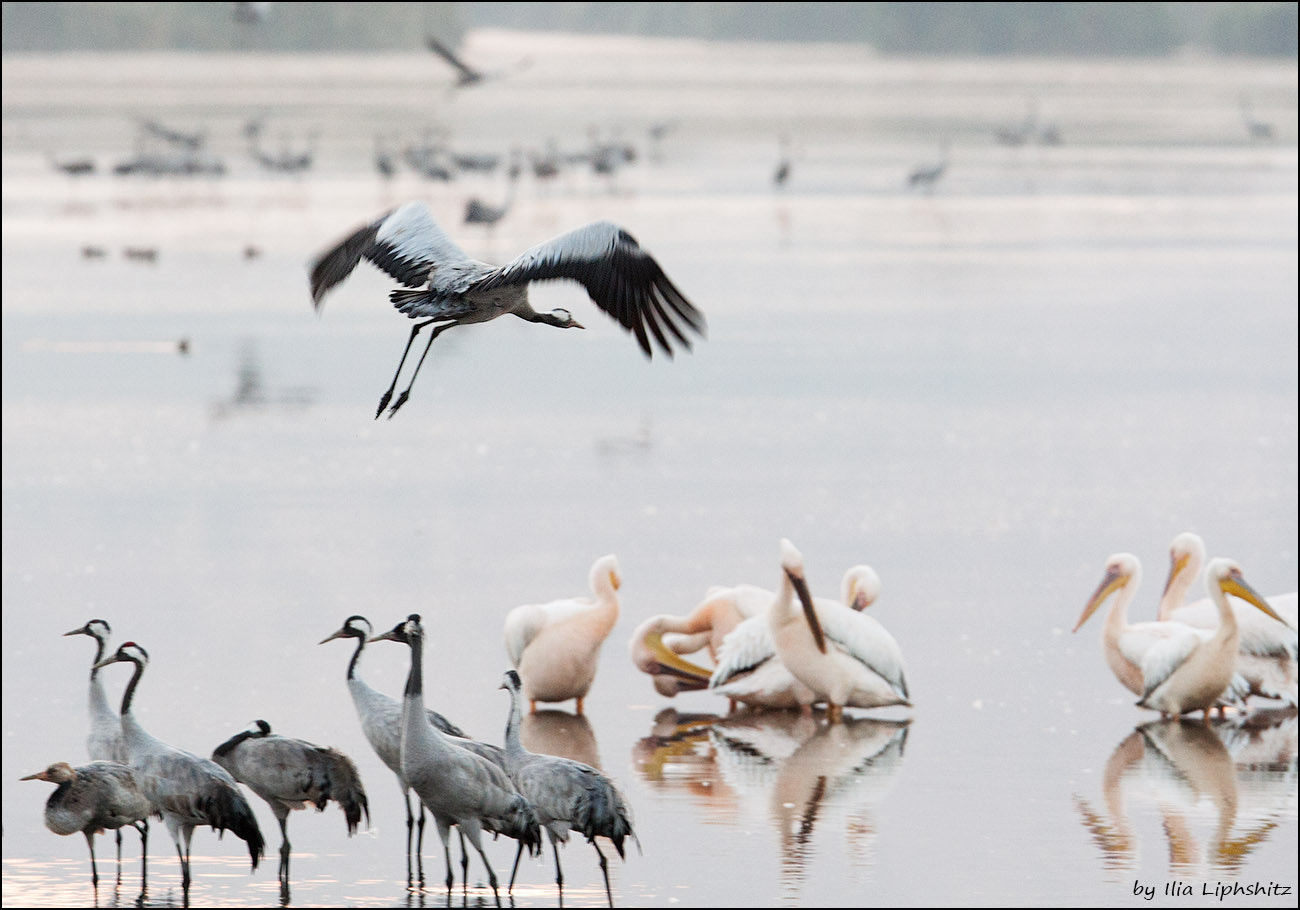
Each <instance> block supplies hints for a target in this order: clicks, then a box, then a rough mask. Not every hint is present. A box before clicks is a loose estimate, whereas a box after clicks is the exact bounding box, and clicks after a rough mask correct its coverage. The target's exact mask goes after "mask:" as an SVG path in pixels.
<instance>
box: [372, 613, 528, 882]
mask: <svg viewBox="0 0 1300 910" xmlns="http://www.w3.org/2000/svg"><path fill="white" fill-rule="evenodd" d="M400 629H401V632H400V636H398V635H394V634H393V633H391V632H389V633H384V634H383V635H376V636H375V637H374V638H373V639H371V640H372V641H400V642H402V643H404V644H406V645H408V646H409V647H410V649H411V672H410V674H409V675H408V676H407V678H406V692H405V695H404V697H403V699H402V776H403V777H405V778H406V780H407V782H408V783H410V785H411V787H412V788H413V789H414V790H415V792H416V793H418V794H419V795H420V799H421V800H423V802H424V804H425V805H426V806H428V808H429V811H430V812H431V813H432V814H433V820H434V822H435V823H436V824H437V826H438V835H439V837H441V838H442V850H443V857H444V859H445V860H446V864H447V878H446V882H447V890H448V892H450V891H451V886H452V882H453V881H454V878H453V876H452V873H451V848H450V846H449V843H448V838H449V836H450V833H451V826H452V825H456V826H457V827H458V828H459V829H460V833H461V834H462V835H463V836H464V837H465V838H466V839H467V840H468V841H469V842H470V845H471V846H473V847H474V849H475V850H476V851H477V852H478V855H479V856H480V857H481V858H482V860H483V866H484V868H486V869H487V874H488V882H489V884H491V886H492V893H493V895H494V896H495V897H496V899H497V905H498V906H500V903H501V895H500V892H499V891H498V890H497V876H496V873H495V872H494V871H493V870H492V864H491V863H489V862H488V858H487V854H486V853H484V852H483V843H482V837H481V833H482V831H483V830H484V829H487V830H488V831H492V832H494V833H497V834H504V835H506V836H507V837H513V838H515V839H516V840H518V841H519V842H520V844H521V845H523V846H525V847H527V848H528V853H529V855H530V856H532V855H536V854H537V853H538V852H540V850H541V843H542V834H541V830H540V828H539V822H538V817H537V811H536V810H535V809H534V808H533V806H532V804H531V803H529V802H528V800H527V799H525V798H524V797H523V796H522V795H521V794H520V793H519V791H518V789H516V787H515V785H514V784H512V783H511V782H510V778H509V776H507V774H506V772H505V771H503V770H502V769H501V767H500V766H499V765H496V764H494V763H493V762H491V761H489V760H488V759H486V758H483V757H482V756H479V755H476V754H474V753H473V752H470V751H469V750H467V749H463V748H456V747H455V746H453V745H451V743H450V741H449V739H448V737H447V736H446V735H445V734H444V733H442V731H440V730H439V729H438V728H437V727H435V726H433V724H431V723H429V720H428V716H427V715H426V714H425V711H424V670H423V667H422V664H423V661H424V627H423V626H422V625H421V624H420V617H419V615H418V614H414V613H413V614H411V616H409V617H408V618H407V620H406V622H405V623H403V624H401V626H400ZM466 887H467V888H468V882H466Z"/></svg>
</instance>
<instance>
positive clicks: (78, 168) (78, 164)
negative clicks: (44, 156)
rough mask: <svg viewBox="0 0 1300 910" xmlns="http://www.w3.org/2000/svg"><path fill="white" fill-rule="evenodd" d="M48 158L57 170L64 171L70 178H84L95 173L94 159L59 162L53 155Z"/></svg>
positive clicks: (74, 159)
mask: <svg viewBox="0 0 1300 910" xmlns="http://www.w3.org/2000/svg"><path fill="white" fill-rule="evenodd" d="M48 157H49V159H50V164H51V165H53V167H54V169H55V170H57V171H63V173H65V174H67V175H68V176H69V177H84V176H85V175H86V174H93V173H95V159H93V158H73V159H70V160H68V161H59V160H57V159H56V158H55V157H54V156H53V155H49V156H48Z"/></svg>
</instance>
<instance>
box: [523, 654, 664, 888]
mask: <svg viewBox="0 0 1300 910" xmlns="http://www.w3.org/2000/svg"><path fill="white" fill-rule="evenodd" d="M501 688H503V689H505V690H506V691H507V692H509V693H510V716H509V719H508V720H507V721H506V739H505V742H506V748H505V760H506V771H507V773H509V775H510V780H511V781H513V782H514V785H515V786H516V787H518V788H519V792H520V793H522V794H523V795H524V797H525V798H526V799H527V800H528V801H529V802H530V803H531V804H532V805H533V808H534V809H535V810H536V811H537V820H538V822H539V823H540V825H541V826H542V827H543V828H545V829H546V834H547V837H549V838H550V841H551V851H552V852H553V853H554V854H555V884H556V885H557V886H558V887H559V888H560V891H561V893H563V890H564V873H563V872H562V871H560V847H559V845H560V844H567V843H568V842H569V831H570V830H572V831H578V832H581V833H582V835H583V836H584V837H586V838H587V843H589V844H591V846H592V847H593V848H594V849H595V851H596V855H597V856H599V857H600V872H601V874H602V875H603V876H604V877H605V896H606V897H607V898H608V899H609V905H610V906H611V907H612V906H614V896H613V894H612V892H611V891H610V887H609V863H608V861H607V860H606V859H605V854H604V853H602V852H601V850H600V845H599V844H597V843H596V838H597V837H607V838H609V839H610V840H611V841H613V842H614V849H615V850H617V851H618V855H619V856H620V857H623V856H624V853H623V841H624V839H626V838H628V837H630V838H632V840H633V841H636V844H637V848H638V849H640V846H641V844H640V841H637V838H636V832H635V831H634V830H633V829H632V810H631V809H629V808H628V806H627V804H626V802H625V801H624V799H623V794H621V793H619V792H618V788H617V787H615V786H614V784H613V783H612V782H611V781H610V780H609V778H607V777H605V775H603V774H601V773H600V772H599V771H597V770H596V769H595V768H593V767H591V765H587V764H583V763H582V762H579V761H573V760H572V759H569V758H561V757H559V756H557V755H539V754H537V753H534V752H529V751H528V750H527V749H525V748H524V744H523V742H522V741H521V740H520V737H519V727H520V724H521V723H522V720H523V711H522V710H521V709H520V706H519V703H520V700H521V696H520V692H521V689H522V683H521V681H520V678H519V674H518V673H516V672H515V671H514V670H507V671H506V674H505V678H504V679H503V681H502V683H501ZM523 852H524V844H523V842H522V841H520V843H519V847H518V849H517V850H516V851H515V864H514V868H512V869H511V870H510V884H509V886H507V891H513V890H514V887H515V873H516V872H518V871H519V857H520V856H521V855H523Z"/></svg>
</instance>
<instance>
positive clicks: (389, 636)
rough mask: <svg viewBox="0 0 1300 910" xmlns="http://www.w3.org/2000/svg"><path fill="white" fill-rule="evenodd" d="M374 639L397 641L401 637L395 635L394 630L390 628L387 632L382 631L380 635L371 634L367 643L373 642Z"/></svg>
mask: <svg viewBox="0 0 1300 910" xmlns="http://www.w3.org/2000/svg"><path fill="white" fill-rule="evenodd" d="M374 641H396V642H400V641H401V639H400V638H398V637H397V636H396V635H394V634H393V632H392V630H391V629H390V630H389V631H387V632H380V633H379V634H378V635H372V636H370V637H369V638H367V639H366V644H370V643H371V642H374Z"/></svg>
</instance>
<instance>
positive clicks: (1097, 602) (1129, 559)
mask: <svg viewBox="0 0 1300 910" xmlns="http://www.w3.org/2000/svg"><path fill="white" fill-rule="evenodd" d="M1141 583H1142V564H1141V563H1140V562H1139V561H1138V558H1137V557H1136V556H1134V555H1133V554H1132V553H1114V554H1112V555H1111V556H1109V557H1108V558H1107V560H1106V574H1105V576H1104V577H1103V578H1102V580H1101V584H1099V585H1098V586H1097V590H1096V591H1094V592H1093V595H1092V597H1091V598H1089V599H1088V603H1087V604H1085V605H1084V608H1083V613H1082V614H1080V616H1079V621H1078V622H1076V623H1075V624H1074V631H1075V632H1078V631H1079V629H1080V628H1082V626H1083V624H1084V623H1085V622H1087V621H1088V619H1089V617H1091V616H1092V614H1093V613H1095V612H1096V611H1097V609H1098V608H1099V607H1100V606H1101V605H1102V604H1103V603H1105V601H1106V598H1108V597H1110V596H1111V595H1112V594H1114V595H1115V600H1114V601H1113V602H1112V604H1111V608H1110V612H1108V613H1107V614H1106V622H1105V624H1104V625H1103V626H1102V629H1101V652H1102V654H1103V655H1104V656H1105V658H1106V664H1107V665H1108V666H1109V667H1110V669H1111V672H1112V673H1114V674H1115V678H1116V679H1118V680H1119V681H1120V683H1121V684H1123V686H1124V688H1126V689H1128V690H1129V691H1130V692H1132V693H1133V694H1134V695H1142V694H1144V693H1145V692H1146V684H1145V683H1144V682H1143V678H1142V660H1143V658H1144V657H1145V656H1146V653H1147V651H1149V650H1150V649H1151V648H1152V647H1153V646H1154V645H1157V644H1159V643H1160V642H1162V641H1165V640H1167V639H1170V638H1175V637H1182V636H1186V635H1188V634H1192V635H1199V636H1200V637H1202V638H1206V639H1208V638H1209V637H1210V636H1211V635H1212V634H1213V633H1212V632H1210V631H1206V630H1202V631H1199V632H1198V631H1197V630H1196V629H1194V628H1192V627H1191V626H1188V625H1185V624H1183V623H1178V622H1139V623H1130V622H1129V621H1128V606H1129V604H1130V603H1132V601H1133V597H1134V595H1136V594H1137V589H1138V587H1139V586H1140V585H1141ZM1245 689H1246V683H1245V680H1241V679H1237V680H1234V681H1233V684H1232V687H1231V690H1230V691H1229V692H1228V693H1227V694H1226V699H1227V700H1229V701H1233V700H1236V699H1237V698H1239V697H1240V695H1241V694H1243V693H1244V692H1245Z"/></svg>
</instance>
